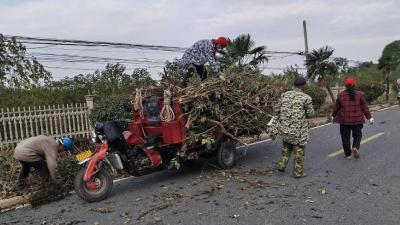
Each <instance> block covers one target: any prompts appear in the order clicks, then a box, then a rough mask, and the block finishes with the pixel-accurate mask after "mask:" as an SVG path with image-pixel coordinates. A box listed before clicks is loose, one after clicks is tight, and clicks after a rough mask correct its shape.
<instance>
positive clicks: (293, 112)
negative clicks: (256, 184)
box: [274, 78, 314, 178]
mask: <svg viewBox="0 0 400 225" xmlns="http://www.w3.org/2000/svg"><path fill="white" fill-rule="evenodd" d="M305 86H306V80H305V79H304V78H297V79H296V81H295V88H294V89H293V90H292V91H287V92H285V93H283V94H282V96H281V98H280V100H279V101H278V103H277V104H276V105H275V107H274V124H275V125H274V126H276V129H277V132H278V134H279V136H281V137H282V141H283V145H282V152H281V158H280V160H279V162H278V170H279V171H281V172H284V171H285V168H286V166H287V164H288V162H289V158H290V155H291V154H292V152H294V177H296V178H300V177H303V176H305V173H304V172H303V162H304V151H305V145H306V144H307V142H308V140H309V135H308V122H307V120H306V118H309V117H311V116H312V115H313V114H314V108H313V105H312V99H311V97H310V96H309V95H307V94H305V93H304V92H303V90H304V88H305Z"/></svg>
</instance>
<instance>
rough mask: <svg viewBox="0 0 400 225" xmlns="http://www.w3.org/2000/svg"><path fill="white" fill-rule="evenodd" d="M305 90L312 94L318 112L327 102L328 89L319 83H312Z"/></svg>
mask: <svg viewBox="0 0 400 225" xmlns="http://www.w3.org/2000/svg"><path fill="white" fill-rule="evenodd" d="M304 92H305V93H306V94H308V95H309V96H311V98H312V104H313V106H314V110H315V111H317V112H318V111H319V110H320V108H321V106H322V105H323V104H324V103H325V100H326V96H327V94H326V91H325V90H324V89H322V88H321V87H318V86H317V85H310V86H308V87H307V88H306V89H305V90H304Z"/></svg>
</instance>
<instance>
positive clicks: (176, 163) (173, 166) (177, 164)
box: [168, 157, 181, 170]
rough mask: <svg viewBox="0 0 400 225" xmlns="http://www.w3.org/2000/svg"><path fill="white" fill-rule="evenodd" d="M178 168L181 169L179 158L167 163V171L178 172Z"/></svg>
mask: <svg viewBox="0 0 400 225" xmlns="http://www.w3.org/2000/svg"><path fill="white" fill-rule="evenodd" d="M180 168H181V163H180V160H179V157H175V158H173V159H171V161H170V162H169V165H168V169H177V170H179V169H180Z"/></svg>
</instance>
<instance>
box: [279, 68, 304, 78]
mask: <svg viewBox="0 0 400 225" xmlns="http://www.w3.org/2000/svg"><path fill="white" fill-rule="evenodd" d="M283 75H284V76H285V77H290V78H292V79H293V81H294V79H295V78H296V77H302V76H303V75H302V74H301V73H300V72H299V66H298V65H294V66H292V65H290V66H287V67H286V69H284V70H283Z"/></svg>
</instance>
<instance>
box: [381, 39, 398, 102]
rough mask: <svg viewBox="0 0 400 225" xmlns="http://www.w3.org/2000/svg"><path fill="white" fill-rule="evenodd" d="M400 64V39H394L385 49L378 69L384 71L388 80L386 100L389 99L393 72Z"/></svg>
mask: <svg viewBox="0 0 400 225" xmlns="http://www.w3.org/2000/svg"><path fill="white" fill-rule="evenodd" d="M399 66H400V40H397V41H393V42H391V43H390V44H388V45H386V46H385V48H384V49H383V52H382V56H381V57H380V58H379V60H378V69H380V70H382V71H383V76H384V79H385V81H386V101H388V100H389V91H390V82H391V73H392V72H393V71H394V70H396V69H397V68H398V67H399Z"/></svg>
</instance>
